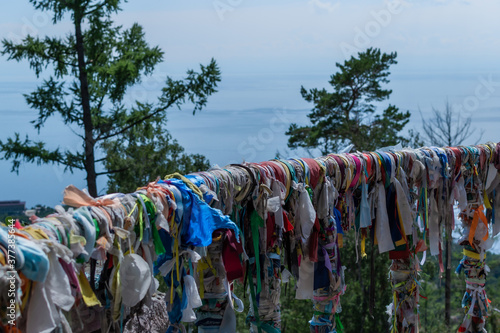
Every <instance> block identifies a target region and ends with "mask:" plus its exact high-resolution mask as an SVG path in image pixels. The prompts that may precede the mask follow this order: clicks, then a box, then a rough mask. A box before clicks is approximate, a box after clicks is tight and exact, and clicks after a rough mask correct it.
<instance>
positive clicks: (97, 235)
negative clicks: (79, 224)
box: [92, 219, 101, 240]
mask: <svg viewBox="0 0 500 333" xmlns="http://www.w3.org/2000/svg"><path fill="white" fill-rule="evenodd" d="M92 221H94V225H95V240H97V238H98V237H99V233H100V232H101V230H100V229H99V224H98V223H97V220H96V219H92Z"/></svg>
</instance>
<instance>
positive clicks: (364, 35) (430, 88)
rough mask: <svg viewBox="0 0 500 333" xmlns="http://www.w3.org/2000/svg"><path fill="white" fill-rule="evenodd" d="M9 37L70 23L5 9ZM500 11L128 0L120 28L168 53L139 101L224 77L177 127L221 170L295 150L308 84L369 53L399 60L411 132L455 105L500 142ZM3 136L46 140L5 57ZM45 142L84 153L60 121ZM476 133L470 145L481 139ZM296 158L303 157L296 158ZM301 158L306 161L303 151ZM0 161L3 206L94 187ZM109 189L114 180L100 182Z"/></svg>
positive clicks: (175, 121) (395, 72) (482, 0)
mask: <svg viewBox="0 0 500 333" xmlns="http://www.w3.org/2000/svg"><path fill="white" fill-rule="evenodd" d="M2 9H3V10H2V11H1V13H0V37H1V38H18V37H22V36H24V35H26V34H27V33H30V34H38V35H41V36H43V35H46V34H50V35H53V34H56V35H62V34H64V33H65V32H67V31H69V29H71V26H70V25H69V23H68V22H66V21H65V22H62V23H61V24H60V25H58V26H53V25H52V24H51V22H50V17H49V16H48V15H47V14H44V13H37V12H36V11H34V10H33V9H32V7H31V5H30V4H29V2H28V1H27V0H21V1H9V2H5V3H4V4H2ZM499 12H500V3H499V2H498V1H493V0H477V1H458V0H457V1H452V0H449V1H448V0H443V1H406V2H400V1H389V2H385V1H355V2H354V1H340V0H339V1H335V0H332V1H327V0H310V1H262V0H252V1H250V0H220V1H219V0H216V1H200V0H197V1H180V0H178V1H160V0H149V1H138V0H130V1H129V2H128V3H126V4H124V5H123V11H122V12H120V13H119V15H118V16H117V17H116V21H117V23H119V24H123V25H124V26H130V25H131V24H132V23H133V22H138V23H140V24H141V25H143V26H144V28H145V31H146V36H147V39H148V41H149V42H150V43H151V44H156V45H159V46H160V47H161V48H162V49H163V50H164V51H165V59H164V60H165V61H164V62H163V63H162V64H161V65H160V66H158V67H157V71H156V72H155V74H154V75H153V76H152V77H150V78H147V79H145V80H144V81H143V83H142V84H141V85H139V86H138V87H136V88H135V89H133V90H131V91H130V92H129V97H128V98H130V100H134V99H144V100H145V99H154V98H155V97H156V96H157V92H158V91H159V90H160V89H161V87H162V83H163V81H164V78H165V76H166V75H171V76H175V77H179V76H180V75H182V74H183V73H185V71H186V70H187V69H188V68H194V67H197V66H198V64H199V63H208V62H209V61H210V59H211V58H212V57H213V58H215V59H216V60H217V62H218V63H219V66H220V68H221V70H222V82H221V84H220V86H219V92H218V93H217V94H216V95H214V96H212V97H211V98H210V99H209V103H208V106H207V108H206V109H205V110H203V111H202V112H201V113H200V114H197V115H196V116H194V117H193V116H192V115H191V112H190V110H184V111H183V112H181V111H177V110H172V111H170V112H169V115H168V119H169V130H170V131H171V133H172V134H173V136H174V137H175V138H177V139H178V140H179V142H180V143H181V144H182V145H183V146H184V147H185V148H186V150H187V151H188V152H190V153H202V154H205V155H206V156H208V157H209V159H210V160H211V162H212V163H214V164H219V165H226V164H228V163H230V162H236V161H241V160H243V159H245V160H251V161H261V160H267V159H270V158H273V157H274V156H275V153H276V151H277V150H280V151H281V152H285V151H286V150H285V149H286V137H285V135H284V134H283V133H284V132H285V130H286V128H287V127H288V124H289V123H290V122H292V121H293V122H299V123H305V122H306V119H307V118H306V114H307V112H308V109H309V108H310V105H309V104H307V103H306V102H305V101H303V100H302V98H301V97H300V93H299V91H300V87H301V85H304V86H305V87H307V88H312V87H327V86H328V84H327V81H328V79H329V76H330V75H331V74H332V73H333V71H334V70H335V63H336V62H342V61H343V60H344V59H345V58H346V57H348V56H350V55H351V53H352V52H354V51H355V50H357V49H359V50H363V49H365V48H366V47H368V46H374V47H379V48H381V49H382V50H383V51H385V52H392V51H397V52H398V62H399V63H398V64H397V65H395V66H393V68H392V70H391V72H392V74H391V76H390V79H391V83H390V85H389V87H390V88H391V89H393V95H392V97H391V100H390V102H391V103H392V104H395V105H397V106H398V107H400V108H401V109H405V110H410V111H412V114H413V116H412V121H411V122H410V124H409V126H408V128H416V129H419V128H420V126H421V120H420V115H419V113H418V109H419V108H420V109H421V111H422V113H423V115H424V116H426V115H428V114H429V112H430V110H431V106H435V107H443V105H444V102H445V100H446V99H448V100H449V101H450V102H451V103H452V105H456V106H457V107H461V108H462V109H463V110H464V112H465V113H466V114H472V115H473V126H474V127H476V128H478V130H479V129H481V130H482V131H484V134H483V139H482V141H488V140H491V141H495V142H498V141H500V134H499V132H498V130H497V128H498V124H499V120H500V119H499V118H500V113H499V112H498V110H499V106H500V67H499V62H498V57H499V55H500V39H499V38H498V31H500V20H498V13H499ZM0 73H2V75H1V76H0V98H1V101H2V103H0V139H2V140H3V139H5V138H7V137H8V136H10V135H12V133H13V132H14V131H18V132H20V133H21V134H22V135H24V134H29V135H30V136H33V137H34V138H37V133H36V132H35V131H34V130H33V129H32V127H31V125H30V123H29V121H30V120H32V119H35V118H36V114H35V112H33V111H32V110H29V109H28V107H27V105H26V103H25V102H24V98H23V96H22V94H23V93H29V92H30V91H32V90H33V89H34V88H35V87H36V85H37V82H38V81H37V79H36V77H35V75H34V74H33V72H31V71H30V70H29V69H28V65H27V63H26V62H23V63H15V62H8V61H6V58H5V57H0ZM40 137H41V138H43V139H44V140H46V141H47V142H48V144H49V146H50V147H56V146H58V145H60V146H63V147H70V148H75V149H76V148H79V147H80V142H79V141H78V140H77V138H76V137H75V136H74V135H73V134H72V132H71V130H70V129H68V128H66V127H64V126H62V125H61V123H59V122H58V120H57V119H52V120H50V121H49V122H48V123H47V125H46V126H45V128H43V129H42V131H41V133H40ZM476 139H477V138H476V137H471V138H470V139H469V140H468V142H465V143H466V144H470V143H474V142H475V141H476ZM290 154H295V153H294V152H290ZM299 154H300V153H299ZM9 170H10V163H9V162H7V161H0V172H1V174H2V175H3V176H1V177H0V185H1V186H0V200H7V199H21V200H26V201H27V204H28V206H32V205H35V204H37V203H42V204H46V205H51V206H53V205H55V204H57V203H59V202H60V201H61V199H62V195H61V193H62V190H63V189H64V187H65V186H66V185H68V184H75V185H76V186H78V187H80V188H83V187H85V180H84V175H83V174H82V173H79V172H75V173H74V174H64V173H63V172H62V170H61V168H59V167H55V166H36V165H25V166H23V167H22V168H21V171H20V173H19V175H16V174H10V173H9ZM99 185H100V189H101V191H102V193H104V192H105V179H101V180H100V181H99Z"/></svg>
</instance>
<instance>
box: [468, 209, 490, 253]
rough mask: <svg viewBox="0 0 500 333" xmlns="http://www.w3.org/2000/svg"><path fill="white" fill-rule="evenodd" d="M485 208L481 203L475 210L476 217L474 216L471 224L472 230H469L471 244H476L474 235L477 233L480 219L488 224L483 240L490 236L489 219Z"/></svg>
mask: <svg viewBox="0 0 500 333" xmlns="http://www.w3.org/2000/svg"><path fill="white" fill-rule="evenodd" d="M483 210H484V208H483V206H482V205H481V206H479V207H478V208H477V209H476V210H475V211H474V217H473V218H472V224H471V226H470V232H469V243H470V245H473V244H474V235H475V234H476V228H477V224H478V223H479V220H481V221H482V222H483V223H484V225H485V226H486V235H485V236H484V237H483V241H485V240H487V239H488V237H489V233H488V220H486V216H484V213H483Z"/></svg>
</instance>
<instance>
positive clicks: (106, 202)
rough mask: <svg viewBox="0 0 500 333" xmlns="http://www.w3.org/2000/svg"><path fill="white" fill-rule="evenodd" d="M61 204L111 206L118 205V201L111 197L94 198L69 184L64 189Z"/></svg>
mask: <svg viewBox="0 0 500 333" xmlns="http://www.w3.org/2000/svg"><path fill="white" fill-rule="evenodd" d="M63 195H64V199H63V202H62V203H63V204H65V205H68V206H71V207H82V206H112V205H119V204H120V203H119V201H117V200H116V201H115V200H111V199H102V198H101V199H94V198H92V197H91V196H90V195H88V194H87V193H85V192H83V191H82V190H80V189H78V188H76V187H75V186H74V185H69V186H67V187H66V188H65V189H64V194H63Z"/></svg>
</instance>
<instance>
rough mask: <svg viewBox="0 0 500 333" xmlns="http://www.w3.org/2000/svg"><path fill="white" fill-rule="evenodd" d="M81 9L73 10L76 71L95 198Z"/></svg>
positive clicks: (91, 190)
mask: <svg viewBox="0 0 500 333" xmlns="http://www.w3.org/2000/svg"><path fill="white" fill-rule="evenodd" d="M82 15H83V9H82V8H75V13H74V20H75V38H76V51H77V56H78V71H79V76H80V77H79V79H80V97H81V99H82V109H83V126H84V130H85V162H84V164H85V171H87V187H88V191H89V194H90V195H91V196H93V197H96V196H97V184H96V178H97V174H96V171H95V156H94V146H95V140H94V134H93V130H94V126H93V124H92V114H91V111H90V94H89V83H88V79H87V68H86V65H85V50H84V44H83V36H82Z"/></svg>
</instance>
